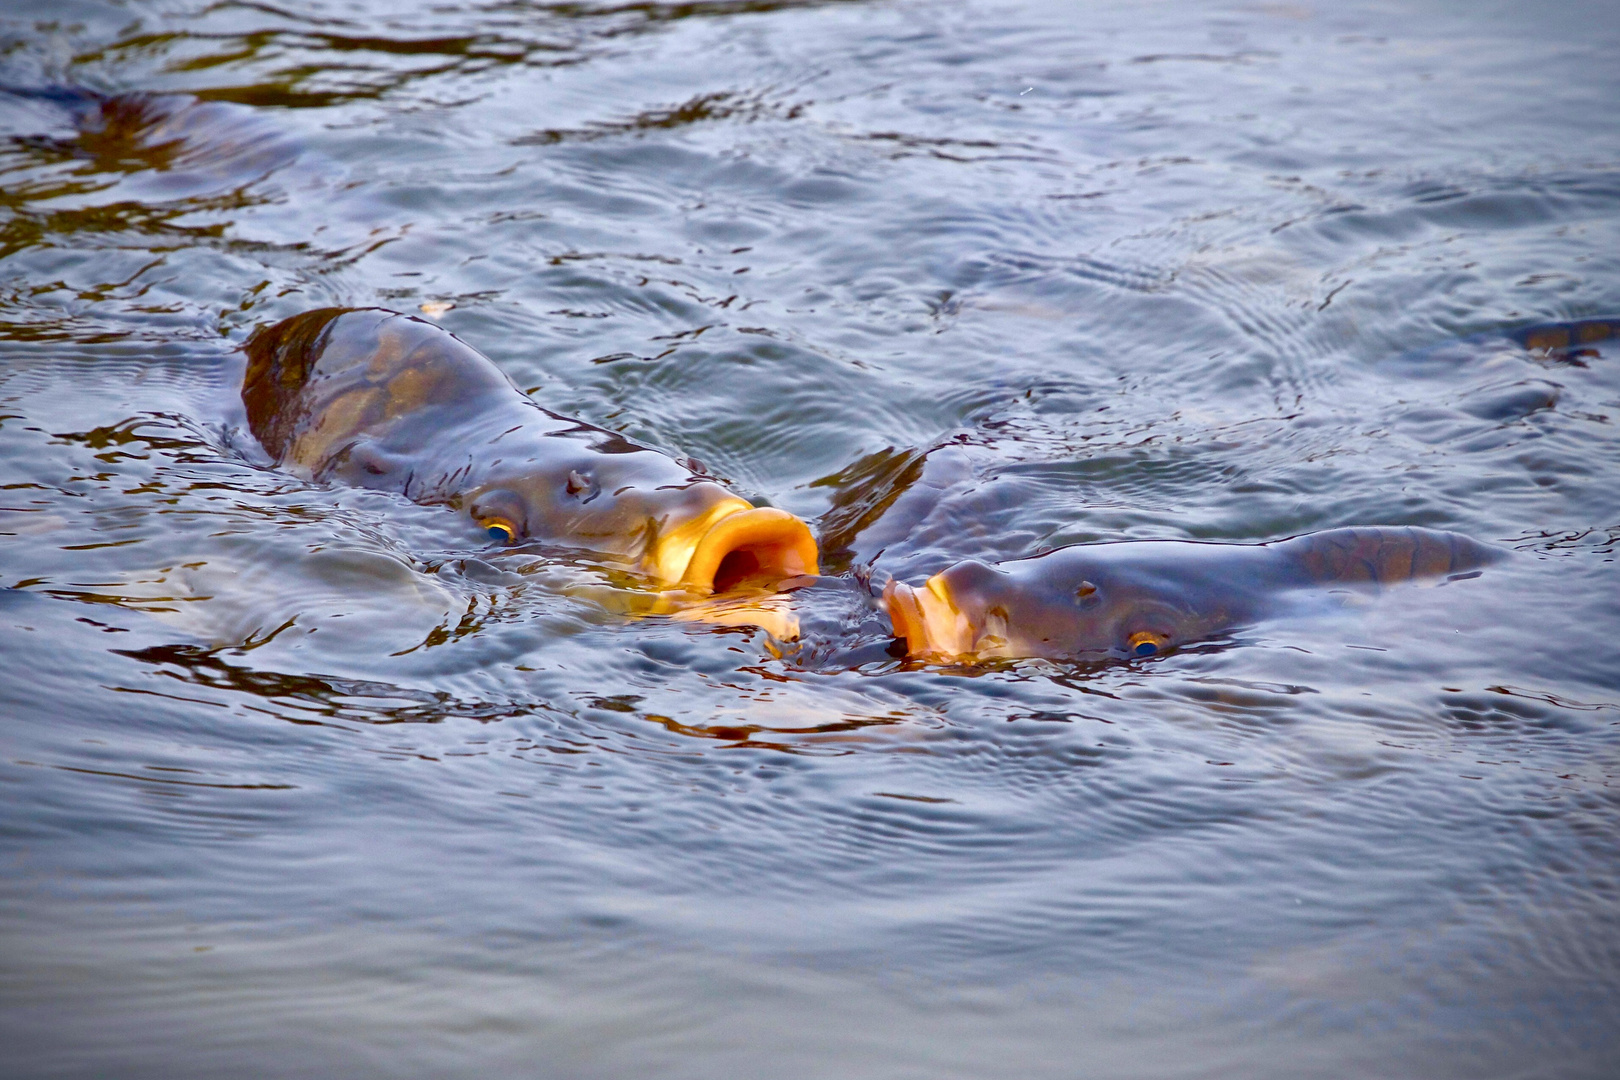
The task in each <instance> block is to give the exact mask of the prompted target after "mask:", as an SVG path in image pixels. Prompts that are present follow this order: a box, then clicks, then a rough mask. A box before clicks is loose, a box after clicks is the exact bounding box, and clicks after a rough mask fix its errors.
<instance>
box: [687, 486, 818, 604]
mask: <svg viewBox="0 0 1620 1080" xmlns="http://www.w3.org/2000/svg"><path fill="white" fill-rule="evenodd" d="M744 505H746V504H744ZM820 572H821V565H820V552H819V550H818V549H817V547H816V540H815V537H813V536H811V535H810V527H809V526H808V525H806V524H805V523H804V522H802V521H800V520H799V519H798V518H796V517H794V516H793V515H792V514H790V513H788V512H787V511H785V510H777V509H775V508H772V507H759V508H755V507H749V508H748V509H746V510H743V509H739V510H736V511H734V512H732V513H729V514H726V515H725V516H724V517H721V518H719V519H718V520H716V521H715V522H714V523H713V524H711V525H710V526H709V527H708V528H707V529H705V530H704V532H703V534H702V536H700V537H699V538H698V540H697V543H696V545H695V546H694V547H693V549H692V556H691V560H690V561H689V562H688V563H687V564H686V570H685V572H684V573H683V574H682V575H681V579H680V584H681V587H682V588H683V589H686V590H688V591H690V592H698V593H715V592H726V591H728V590H730V589H734V588H736V587H737V586H738V585H741V584H743V583H745V582H760V583H761V584H766V583H768V584H769V585H770V586H771V587H773V588H774V587H775V585H776V584H778V583H780V582H782V581H785V580H787V579H788V578H795V577H801V576H804V575H806V574H819V573H820Z"/></svg>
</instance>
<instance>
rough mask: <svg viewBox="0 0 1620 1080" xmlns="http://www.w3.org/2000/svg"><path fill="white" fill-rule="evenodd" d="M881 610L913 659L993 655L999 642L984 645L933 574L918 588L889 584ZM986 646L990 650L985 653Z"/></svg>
mask: <svg viewBox="0 0 1620 1080" xmlns="http://www.w3.org/2000/svg"><path fill="white" fill-rule="evenodd" d="M883 607H884V610H885V611H887V612H888V614H889V621H890V622H891V623H892V624H893V625H894V636H895V637H898V638H903V639H904V640H905V643H906V655H907V656H910V657H912V658H914V659H929V660H947V661H948V660H955V659H966V658H969V657H972V656H974V655H975V654H976V653H977V654H980V655H983V656H986V657H989V656H993V655H995V653H996V649H995V646H996V645H998V644H999V643H1000V642H999V639H996V640H995V641H993V642H987V641H985V640H983V639H982V635H981V634H980V632H979V628H977V627H975V626H974V625H973V622H972V620H970V619H969V618H968V617H967V615H965V614H964V613H963V612H962V611H961V610H960V609H959V608H958V607H957V606H956V602H955V601H954V600H953V599H952V598H951V595H950V589H949V587H948V586H947V585H946V584H945V578H944V575H943V574H935V575H934V576H933V577H931V578H929V579H928V581H927V582H926V583H925V584H923V586H922V587H921V588H915V589H914V588H912V587H911V586H910V585H905V584H902V583H901V582H899V581H895V580H891V581H890V582H889V584H888V585H886V586H885V587H884V589H883ZM986 646H989V648H988V649H987V648H986Z"/></svg>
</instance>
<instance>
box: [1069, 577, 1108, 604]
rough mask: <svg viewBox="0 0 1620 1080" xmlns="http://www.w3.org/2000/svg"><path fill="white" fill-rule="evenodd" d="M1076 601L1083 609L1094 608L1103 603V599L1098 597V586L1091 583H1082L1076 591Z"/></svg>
mask: <svg viewBox="0 0 1620 1080" xmlns="http://www.w3.org/2000/svg"><path fill="white" fill-rule="evenodd" d="M1074 600H1075V603H1077V604H1079V605H1080V606H1081V607H1082V608H1094V607H1096V606H1097V605H1098V604H1100V603H1102V597H1101V596H1099V595H1097V586H1095V585H1093V584H1092V583H1091V582H1089V581H1082V582H1081V583H1080V585H1079V587H1078V588H1076V589H1075V590H1074Z"/></svg>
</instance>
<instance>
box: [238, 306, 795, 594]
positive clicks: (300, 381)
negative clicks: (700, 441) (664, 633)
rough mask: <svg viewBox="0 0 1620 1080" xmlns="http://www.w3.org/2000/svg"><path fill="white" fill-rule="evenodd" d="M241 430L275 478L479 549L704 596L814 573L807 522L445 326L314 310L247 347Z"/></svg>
mask: <svg viewBox="0 0 1620 1080" xmlns="http://www.w3.org/2000/svg"><path fill="white" fill-rule="evenodd" d="M245 351H246V353H247V371H246V375H245V377H244V379H243V383H242V403H243V405H244V406H245V407H246V410H247V419H248V426H249V428H250V429H251V430H252V432H253V435H254V436H255V437H256V438H257V439H258V440H259V442H260V444H261V445H263V447H264V449H265V450H266V451H267V452H268V453H269V454H270V456H271V457H272V458H274V459H275V461H276V463H277V464H278V465H280V466H282V467H283V468H286V469H289V470H290V471H293V472H295V473H298V474H300V475H302V476H304V477H306V478H308V479H311V480H316V481H322V482H325V481H337V482H341V483H346V484H351V485H354V486H357V487H364V488H374V489H377V490H382V491H393V492H397V493H399V494H401V495H403V496H405V497H406V498H407V499H410V500H411V501H413V502H417V503H422V504H426V505H441V504H442V505H446V506H450V507H452V508H455V509H458V510H460V511H462V512H464V513H465V514H467V515H468V516H469V517H471V519H472V520H473V521H474V522H476V523H477V525H478V527H479V528H480V529H482V530H483V531H484V533H485V534H486V535H487V536H488V537H489V538H490V539H492V540H494V541H496V542H497V543H501V544H513V543H517V542H520V541H524V540H535V541H541V542H549V543H555V544H560V545H567V546H569V547H573V548H579V549H584V550H587V551H589V552H591V553H593V554H595V555H597V556H601V557H603V558H604V559H605V560H607V561H609V562H611V563H614V564H617V565H618V566H620V567H622V568H625V569H628V570H630V571H631V572H633V573H636V574H638V575H641V576H642V577H644V578H646V579H648V580H649V581H650V582H651V583H653V584H654V585H655V586H657V587H659V588H671V587H673V588H676V589H680V590H683V591H686V592H688V593H693V594H696V595H699V596H705V595H708V594H711V593H715V592H724V591H726V590H729V589H732V588H733V587H736V586H739V585H743V584H748V585H751V586H763V587H766V588H774V587H775V586H776V585H777V584H779V583H780V582H782V581H784V580H787V579H792V578H797V577H801V576H805V575H814V574H817V573H819V572H820V570H819V565H818V557H819V556H818V549H817V546H816V541H815V539H814V537H813V536H812V535H811V533H810V529H809V527H808V526H807V525H806V524H805V523H804V522H803V521H801V520H799V519H798V518H797V517H795V516H793V515H792V514H789V513H787V512H786V511H784V510H778V509H773V508H769V507H755V506H754V505H753V504H751V503H749V502H748V501H747V500H745V499H743V498H741V497H739V496H738V495H736V494H734V493H732V492H731V491H729V490H727V489H726V488H725V487H723V486H722V485H721V484H719V483H718V482H716V481H715V480H714V479H713V478H711V477H708V476H706V475H703V474H702V473H701V472H699V471H697V470H696V469H695V468H693V467H690V466H689V465H687V464H682V463H680V462H677V461H676V460H675V459H673V458H671V457H668V456H666V455H664V454H661V453H658V452H657V451H654V450H650V449H647V448H646V447H643V446H638V445H637V444H635V443H633V442H630V441H629V440H627V439H625V438H624V437H623V436H621V435H619V434H617V433H616V432H613V431H608V430H606V429H604V428H600V427H597V426H595V425H593V424H588V423H585V422H583V421H580V420H576V419H572V418H570V417H566V416H562V415H559V414H557V413H554V412H552V411H550V410H548V409H545V408H543V407H542V406H540V405H539V404H538V403H537V402H535V401H534V400H533V399H531V398H530V397H529V396H528V395H526V394H524V393H523V392H522V391H521V390H519V389H518V388H517V386H516V385H514V384H513V383H512V381H511V380H510V379H508V378H507V377H506V375H505V374H504V373H502V372H501V370H500V369H499V368H497V367H496V366H495V364H494V362H493V361H491V360H489V359H488V358H487V357H485V356H484V355H482V354H481V353H479V352H477V351H476V350H474V349H473V348H471V347H470V346H468V345H465V344H463V343H462V342H461V341H459V340H458V339H457V338H455V337H454V336H452V335H451V334H450V333H449V332H448V331H447V330H445V329H443V328H442V327H439V326H437V325H434V324H433V323H429V322H426V321H424V320H422V319H418V318H415V317H412V316H406V315H400V314H397V313H395V312H391V311H385V310H381V309H375V308H362V309H352V308H325V309H321V310H317V311H310V312H305V313H304V314H302V315H295V316H293V317H292V318H289V319H285V320H283V321H281V322H279V323H276V324H274V325H273V326H267V327H262V328H260V329H259V330H258V331H256V332H255V333H254V334H253V335H252V336H251V337H250V338H249V340H248V342H247V344H246V346H245Z"/></svg>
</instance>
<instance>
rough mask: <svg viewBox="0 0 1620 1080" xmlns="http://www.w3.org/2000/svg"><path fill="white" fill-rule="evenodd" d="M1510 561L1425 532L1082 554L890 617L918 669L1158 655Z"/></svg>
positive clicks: (893, 592)
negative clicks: (1301, 597) (1332, 598)
mask: <svg viewBox="0 0 1620 1080" xmlns="http://www.w3.org/2000/svg"><path fill="white" fill-rule="evenodd" d="M1501 557H1502V553H1501V552H1500V551H1498V550H1496V549H1494V548H1490V547H1487V546H1485V545H1484V544H1480V543H1477V542H1475V541H1473V540H1470V539H1468V538H1467V537H1465V536H1459V535H1458V534H1456V533H1448V532H1438V531H1435V530H1432V529H1419V528H1377V529H1330V530H1327V531H1325V532H1318V533H1309V534H1307V535H1304V536H1296V537H1294V538H1293V539H1291V540H1282V541H1278V542H1276V543H1271V544H1213V543H1198V542H1193V541H1182V540H1138V541H1128V542H1124V543H1114V544H1080V545H1076V546H1074V547H1066V548H1059V549H1058V550H1056V551H1051V552H1048V553H1046V554H1044V555H1037V556H1035V557H1034V558H1029V559H1015V560H1011V561H1008V562H1004V563H999V564H996V565H994V566H991V565H987V564H985V563H982V562H978V561H977V560H971V559H970V560H968V561H966V562H961V563H957V564H956V565H955V566H952V567H950V568H949V569H946V570H942V571H941V572H939V573H937V574H935V575H934V576H933V577H931V578H929V579H928V581H927V583H926V584H924V585H923V586H921V587H920V588H912V587H911V586H909V585H904V584H901V583H900V582H898V581H891V582H890V583H889V584H888V586H887V587H886V588H885V590H884V593H883V604H884V607H885V608H886V609H887V611H888V614H889V618H890V620H891V621H892V622H893V624H894V633H895V636H896V637H897V638H902V639H904V640H905V643H906V652H907V654H908V655H909V656H912V657H916V658H919V659H926V660H943V661H953V662H962V663H972V662H975V661H980V660H994V659H1005V658H1014V657H1049V658H1054V659H1056V658H1064V657H1084V656H1089V655H1095V656H1151V655H1153V654H1155V653H1158V652H1162V651H1163V650H1165V649H1169V648H1172V647H1174V646H1177V645H1184V644H1187V643H1189V642H1194V641H1200V640H1206V639H1208V638H1210V637H1214V636H1216V635H1219V634H1221V633H1224V632H1226V631H1229V630H1234V629H1237V628H1238V627H1241V626H1245V625H1248V624H1251V623H1253V622H1255V621H1256V620H1258V619H1260V618H1263V617H1265V616H1266V615H1268V614H1270V613H1273V612H1275V611H1277V610H1279V608H1280V607H1281V605H1282V602H1283V600H1284V598H1285V597H1286V596H1287V595H1288V594H1289V593H1291V592H1293V591H1295V590H1300V589H1307V588H1312V587H1315V588H1322V587H1333V586H1357V585H1359V586H1378V585H1390V584H1395V583H1398V582H1405V581H1413V580H1417V579H1421V578H1435V577H1445V576H1456V575H1467V574H1471V573H1472V572H1474V571H1476V570H1478V569H1479V568H1480V567H1482V566H1485V565H1486V564H1488V563H1491V562H1494V561H1495V560H1496V559H1498V558H1501Z"/></svg>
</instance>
